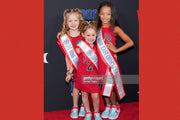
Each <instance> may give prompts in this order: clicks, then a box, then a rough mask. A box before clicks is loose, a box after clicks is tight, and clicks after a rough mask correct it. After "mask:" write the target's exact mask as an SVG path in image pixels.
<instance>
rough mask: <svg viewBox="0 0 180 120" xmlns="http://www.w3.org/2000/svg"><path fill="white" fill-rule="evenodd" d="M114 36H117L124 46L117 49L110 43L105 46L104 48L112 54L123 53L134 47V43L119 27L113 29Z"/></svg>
mask: <svg viewBox="0 0 180 120" xmlns="http://www.w3.org/2000/svg"><path fill="white" fill-rule="evenodd" d="M114 34H115V35H118V36H119V37H120V38H121V39H122V40H123V41H124V42H125V44H124V45H123V46H121V47H119V48H116V47H115V46H114V45H113V44H112V43H109V44H107V45H106V46H107V47H108V48H109V49H111V50H112V51H113V52H114V53H118V52H121V51H124V50H126V49H128V48H130V47H132V46H133V45H134V42H133V41H132V40H131V38H130V37H129V36H128V35H127V34H126V33H124V31H123V30H122V29H121V28H120V27H118V26H116V27H115V28H114Z"/></svg>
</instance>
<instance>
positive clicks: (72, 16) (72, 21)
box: [67, 13, 80, 30]
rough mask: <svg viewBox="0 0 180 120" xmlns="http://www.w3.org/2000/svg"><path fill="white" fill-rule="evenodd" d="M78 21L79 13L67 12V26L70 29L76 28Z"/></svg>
mask: <svg viewBox="0 0 180 120" xmlns="http://www.w3.org/2000/svg"><path fill="white" fill-rule="evenodd" d="M79 23H80V21H79V15H78V14H77V13H69V14H67V26H68V28H69V29H70V30H77V29H78V27H79Z"/></svg>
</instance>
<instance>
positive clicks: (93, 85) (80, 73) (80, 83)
mask: <svg viewBox="0 0 180 120" xmlns="http://www.w3.org/2000/svg"><path fill="white" fill-rule="evenodd" d="M93 50H94V51H95V52H96V53H97V51H96V47H95V46H94V47H93ZM78 57H79V64H78V68H77V73H76V81H75V88H77V89H79V90H81V91H84V92H87V93H98V92H99V91H100V88H99V82H98V81H95V80H92V79H91V78H92V76H95V75H98V73H97V71H96V70H95V68H93V66H92V65H91V64H90V62H89V61H88V60H87V59H86V58H85V56H84V55H83V54H82V53H80V54H79V55H78ZM89 77H90V78H89ZM86 78H87V79H86Z"/></svg>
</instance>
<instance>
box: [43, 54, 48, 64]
mask: <svg viewBox="0 0 180 120" xmlns="http://www.w3.org/2000/svg"><path fill="white" fill-rule="evenodd" d="M47 55H48V53H44V63H48V61H47Z"/></svg>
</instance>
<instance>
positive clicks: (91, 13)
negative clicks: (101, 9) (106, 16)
mask: <svg viewBox="0 0 180 120" xmlns="http://www.w3.org/2000/svg"><path fill="white" fill-rule="evenodd" d="M96 11H97V10H96V9H81V12H82V15H83V19H84V20H86V21H90V20H94V19H95V18H96Z"/></svg>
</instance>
